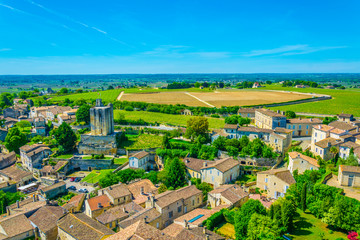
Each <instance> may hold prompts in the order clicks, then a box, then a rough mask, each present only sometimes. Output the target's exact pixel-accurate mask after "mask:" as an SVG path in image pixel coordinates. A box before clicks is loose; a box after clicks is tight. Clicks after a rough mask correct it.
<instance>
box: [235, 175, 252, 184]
mask: <svg viewBox="0 0 360 240" xmlns="http://www.w3.org/2000/svg"><path fill="white" fill-rule="evenodd" d="M237 181H240V182H243V183H248V182H254V181H256V175H242V176H241V177H240V178H239V179H238V180H237Z"/></svg>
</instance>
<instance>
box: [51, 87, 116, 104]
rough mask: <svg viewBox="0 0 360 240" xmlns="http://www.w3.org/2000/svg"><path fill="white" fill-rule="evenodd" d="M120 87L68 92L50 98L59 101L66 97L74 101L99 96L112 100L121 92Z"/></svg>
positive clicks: (105, 99) (105, 100)
mask: <svg viewBox="0 0 360 240" xmlns="http://www.w3.org/2000/svg"><path fill="white" fill-rule="evenodd" d="M121 91H123V90H121V89H114V90H107V91H100V92H87V93H76V94H69V95H65V96H57V97H53V98H51V100H52V101H53V102H61V101H64V100H65V99H66V98H68V99H69V100H71V101H76V100H78V99H84V100H90V99H97V98H101V99H102V100H103V101H104V102H113V101H115V100H116V98H117V97H118V96H119V94H120V93H121Z"/></svg>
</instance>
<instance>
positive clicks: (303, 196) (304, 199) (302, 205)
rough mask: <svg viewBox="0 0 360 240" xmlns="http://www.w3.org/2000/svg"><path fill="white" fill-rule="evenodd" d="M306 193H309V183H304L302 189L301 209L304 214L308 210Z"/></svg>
mask: <svg viewBox="0 0 360 240" xmlns="http://www.w3.org/2000/svg"><path fill="white" fill-rule="evenodd" d="M306 193H307V182H305V183H304V185H303V187H302V189H301V209H302V210H303V211H304V212H305V210H306Z"/></svg>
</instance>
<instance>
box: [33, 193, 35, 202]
mask: <svg viewBox="0 0 360 240" xmlns="http://www.w3.org/2000/svg"><path fill="white" fill-rule="evenodd" d="M33 202H36V197H35V193H34V194H33Z"/></svg>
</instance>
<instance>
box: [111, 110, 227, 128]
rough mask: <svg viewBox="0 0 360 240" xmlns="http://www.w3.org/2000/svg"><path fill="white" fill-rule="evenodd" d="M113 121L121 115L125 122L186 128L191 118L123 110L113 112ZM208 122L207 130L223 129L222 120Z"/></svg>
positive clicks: (210, 119)
mask: <svg viewBox="0 0 360 240" xmlns="http://www.w3.org/2000/svg"><path fill="white" fill-rule="evenodd" d="M114 112H115V113H114V116H115V119H117V118H118V114H119V113H122V114H124V115H125V120H126V119H128V120H138V119H143V120H144V121H146V122H150V123H155V122H157V123H163V124H170V125H173V126H183V127H186V123H187V121H188V120H189V118H191V116H184V115H173V114H166V113H158V112H146V111H124V110H115V111H114ZM208 120H209V128H211V129H214V128H222V127H224V124H225V120H224V119H222V118H211V117H209V118H208Z"/></svg>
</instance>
